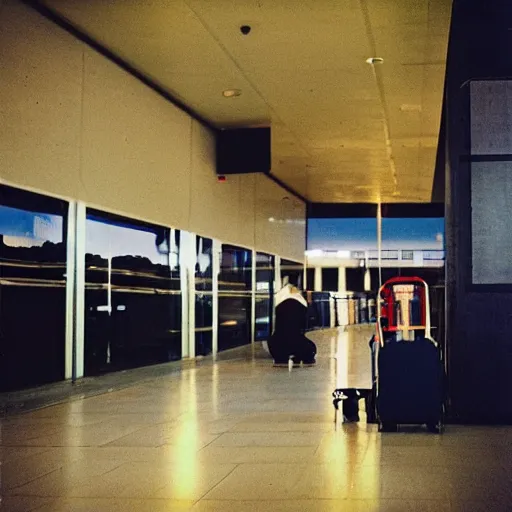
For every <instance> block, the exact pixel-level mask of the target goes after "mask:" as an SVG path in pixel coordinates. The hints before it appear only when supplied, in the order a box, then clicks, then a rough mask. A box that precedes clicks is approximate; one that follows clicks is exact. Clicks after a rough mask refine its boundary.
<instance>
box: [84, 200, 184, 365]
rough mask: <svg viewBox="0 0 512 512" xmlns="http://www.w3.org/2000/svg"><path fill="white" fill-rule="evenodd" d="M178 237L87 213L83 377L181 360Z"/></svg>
mask: <svg viewBox="0 0 512 512" xmlns="http://www.w3.org/2000/svg"><path fill="white" fill-rule="evenodd" d="M179 235H180V233H179V231H177V230H171V229H168V228H163V227H159V226H154V225H150V224H145V223H140V222H137V221H132V220H128V219H124V218H121V217H117V216H112V215H108V214H104V213H101V212H96V211H93V210H89V211H88V213H87V224H86V257H85V260H86V285H85V307H86V311H85V321H86V328H85V373H86V375H94V374H97V373H101V372H104V371H111V370H117V369H121V368H130V367H137V366H142V365H147V364H156V363H162V362H166V361H172V360H176V359H180V358H181V292H180V269H179V242H180V236H179Z"/></svg>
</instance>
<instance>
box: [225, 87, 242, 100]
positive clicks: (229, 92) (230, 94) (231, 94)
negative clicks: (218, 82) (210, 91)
mask: <svg viewBox="0 0 512 512" xmlns="http://www.w3.org/2000/svg"><path fill="white" fill-rule="evenodd" d="M241 94H242V91H241V90H240V89H226V90H225V91H222V96H224V98H236V97H237V96H240V95H241Z"/></svg>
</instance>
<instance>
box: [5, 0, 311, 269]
mask: <svg viewBox="0 0 512 512" xmlns="http://www.w3.org/2000/svg"><path fill="white" fill-rule="evenodd" d="M0 69H1V74H0V83H1V87H2V89H1V91H2V93H1V94H0V173H1V174H0V177H1V178H2V179H3V180H4V181H5V182H7V183H9V184H12V185H18V186H22V187H27V188H30V189H33V190H36V191H40V192H42V193H47V194H50V195H57V196H60V197H66V198H69V199H74V200H78V201H84V202H85V203H86V204H87V205H90V206H94V207H96V208H100V209H104V210H107V211H111V212H115V213H121V214H125V215H127V216H131V217H134V218H139V219H142V220H147V221H150V222H157V223H160V224H164V225H168V226H173V227H176V228H180V229H184V230H188V231H191V232H195V233H198V234H201V235H203V236H208V237H211V238H215V239H218V240H221V241H223V242H228V243H232V244H236V245H241V246H244V247H248V248H255V249H257V250H259V251H265V252H269V253H272V254H280V255H281V256H283V257H285V258H289V259H295V260H298V261H302V259H303V253H304V248H305V235H304V231H305V226H304V223H303V221H304V217H305V207H304V205H303V204H302V203H301V202H300V201H298V200H296V199H294V198H293V196H291V195H290V194H289V193H288V192H286V191H284V190H283V189H282V188H281V187H280V186H279V185H277V184H276V183H274V182H273V181H272V180H270V179H269V178H268V177H266V176H263V175H241V176H229V177H228V179H227V181H226V182H224V183H219V182H218V181H217V177H216V174H215V144H214V137H213V135H212V133H211V132H210V131H209V130H208V129H206V128H204V127H203V126H201V125H200V124H199V123H198V122H196V121H194V120H192V119H191V118H190V117H189V116H188V115H186V114H185V113H183V112H182V111H180V110H179V109H177V108H176V107H175V106H173V105H172V104H170V103H169V102H167V101H166V100H164V99H163V98H161V97H160V96H158V95H157V94H156V93H154V92H153V91H152V90H150V89H149V88H147V87H146V86H144V85H143V84H142V83H140V82H139V81H138V80H136V79H134V78H133V77H131V76H130V75H128V74H127V73H126V72H124V71H123V70H121V69H120V68H118V67H117V66H116V65H114V64H112V63H111V62H110V61H108V60H106V59H104V58H103V57H102V56H100V55H99V54H97V53H96V52H94V51H93V50H92V49H90V48H89V47H87V46H86V45H84V44H82V43H80V42H79V41H77V40H76V39H74V38H73V37H71V36H69V35H68V34H67V33H65V32H64V31H63V30H61V29H60V28H58V27H57V26H55V25H53V24H52V23H51V22H49V21H47V20H45V19H44V18H43V17H41V16H40V15H39V14H37V13H35V12H34V11H32V10H31V9H30V8H27V7H25V6H23V5H22V4H18V3H16V2H14V1H11V0H6V2H5V3H4V4H1V13H0ZM285 198H288V199H285ZM270 218H272V219H275V220H276V222H271V221H269V219H270Z"/></svg>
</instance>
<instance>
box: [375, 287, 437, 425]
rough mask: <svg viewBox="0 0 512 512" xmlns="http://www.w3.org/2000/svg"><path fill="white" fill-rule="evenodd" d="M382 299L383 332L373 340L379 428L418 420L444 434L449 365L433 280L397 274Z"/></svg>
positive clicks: (383, 289)
mask: <svg viewBox="0 0 512 512" xmlns="http://www.w3.org/2000/svg"><path fill="white" fill-rule="evenodd" d="M379 298H380V305H379V306H380V307H379V308H378V318H377V332H376V335H375V337H374V338H373V339H372V342H370V346H371V349H372V371H373V388H372V394H373V395H374V401H373V402H374V404H375V416H376V418H377V421H378V423H379V430H380V431H381V432H396V431H397V430H398V428H399V425H405V424H416V425H426V426H427V428H428V430H429V431H430V432H435V433H439V432H440V431H441V430H442V425H443V421H442V419H443V412H444V411H443V409H444V408H443V401H444V400H443V387H444V386H443V384H444V370H443V364H442V354H441V350H440V347H439V346H438V344H437V343H436V341H435V340H434V339H433V338H432V335H431V329H432V327H431V325H430V301H429V290H428V285H427V283H426V282H425V281H424V280H423V279H420V278H419V277H396V278H393V279H390V280H389V281H387V282H386V283H384V284H383V285H382V286H381V288H380V290H379Z"/></svg>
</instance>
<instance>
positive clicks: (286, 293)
mask: <svg viewBox="0 0 512 512" xmlns="http://www.w3.org/2000/svg"><path fill="white" fill-rule="evenodd" d="M288 299H293V300H296V301H297V302H300V303H301V304H302V305H303V306H304V307H305V308H307V307H308V303H307V302H306V299H305V298H304V297H303V296H302V294H301V293H300V292H295V293H294V292H293V291H292V286H291V285H289V284H287V285H286V286H284V287H283V288H281V290H279V291H278V292H277V293H276V300H275V303H276V308H277V306H279V304H281V303H282V302H284V301H285V300H288Z"/></svg>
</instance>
